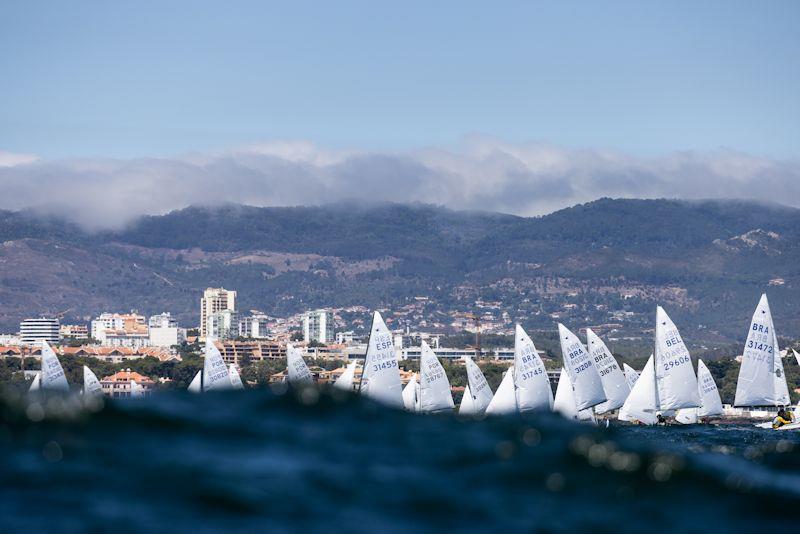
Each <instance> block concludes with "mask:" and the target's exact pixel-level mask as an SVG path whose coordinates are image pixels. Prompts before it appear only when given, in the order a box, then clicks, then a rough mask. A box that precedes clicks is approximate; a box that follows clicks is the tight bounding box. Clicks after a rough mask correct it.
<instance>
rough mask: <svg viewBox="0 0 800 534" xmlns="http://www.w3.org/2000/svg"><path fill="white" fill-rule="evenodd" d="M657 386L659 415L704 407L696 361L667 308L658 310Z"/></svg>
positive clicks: (656, 406) (656, 407)
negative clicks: (693, 364)
mask: <svg viewBox="0 0 800 534" xmlns="http://www.w3.org/2000/svg"><path fill="white" fill-rule="evenodd" d="M654 354H655V359H654V366H655V373H654V375H655V384H656V404H655V410H656V411H657V412H665V411H667V410H678V409H680V408H696V407H698V406H700V393H699V392H698V389H697V377H696V376H695V374H694V367H693V366H692V358H691V356H690V355H689V350H688V349H687V348H686V345H685V344H684V342H683V339H682V338H681V334H680V332H678V328H677V327H676V326H675V323H673V322H672V319H670V318H669V316H668V315H667V312H665V311H664V308H662V307H661V306H659V307H658V308H657V309H656V333H655V352H654Z"/></svg>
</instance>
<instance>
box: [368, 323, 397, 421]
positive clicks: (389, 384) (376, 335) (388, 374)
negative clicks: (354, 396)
mask: <svg viewBox="0 0 800 534" xmlns="http://www.w3.org/2000/svg"><path fill="white" fill-rule="evenodd" d="M402 390H403V386H402V384H401V382H400V368H399V366H398V364H397V354H396V353H395V350H394V342H393V340H392V333H391V332H390V331H389V329H388V328H387V327H386V323H385V322H383V317H381V314H380V313H378V312H375V313H374V314H373V315H372V326H371V327H370V334H369V342H368V344H367V354H366V357H365V358H364V370H363V372H362V373H361V384H360V386H359V392H360V393H361V394H362V395H364V396H366V397H369V398H371V399H373V400H375V401H378V402H380V403H383V404H386V405H388V406H391V407H395V408H402V407H403V391H402Z"/></svg>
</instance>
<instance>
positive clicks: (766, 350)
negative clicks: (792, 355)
mask: <svg viewBox="0 0 800 534" xmlns="http://www.w3.org/2000/svg"><path fill="white" fill-rule="evenodd" d="M777 349H778V337H777V335H776V334H775V328H774V325H773V323H772V312H771V311H770V309H769V301H767V295H766V294H764V295H761V300H760V301H759V302H758V306H757V307H756V311H755V312H754V313H753V319H752V321H751V322H750V330H749V331H748V333H747V341H746V342H745V344H744V352H743V354H742V366H741V367H740V368H739V379H738V380H737V382H736V397H735V399H734V401H733V404H734V406H780V405H786V404H789V395H788V388H786V376H785V375H784V374H783V363H782V362H781V357H780V353H779V352H778V350H777Z"/></svg>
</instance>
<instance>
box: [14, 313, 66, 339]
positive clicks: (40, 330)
mask: <svg viewBox="0 0 800 534" xmlns="http://www.w3.org/2000/svg"><path fill="white" fill-rule="evenodd" d="M59 331H60V325H59V321H58V319H48V318H47V317H39V318H37V319H25V320H24V321H22V322H21V323H19V337H20V340H21V341H22V344H23V345H36V344H37V343H39V342H40V341H47V342H48V343H58V342H59V341H60V338H61V335H60V332H59Z"/></svg>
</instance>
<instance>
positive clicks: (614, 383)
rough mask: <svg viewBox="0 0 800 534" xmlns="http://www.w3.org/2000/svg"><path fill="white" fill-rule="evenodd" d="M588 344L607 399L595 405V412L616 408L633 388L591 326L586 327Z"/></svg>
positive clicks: (623, 401)
mask: <svg viewBox="0 0 800 534" xmlns="http://www.w3.org/2000/svg"><path fill="white" fill-rule="evenodd" d="M586 346H587V348H588V349H589V356H590V357H591V359H592V361H594V364H595V366H596V367H597V372H598V373H599V374H600V381H601V382H602V384H603V392H604V393H605V395H606V399H607V400H606V401H605V402H603V403H601V404H598V405H597V406H595V407H594V412H595V413H597V414H601V413H606V412H610V411H611V410H616V409H617V408H619V407H620V406H622V405H623V404H624V403H625V399H627V398H628V393H630V392H631V388H630V386H628V382H627V381H626V380H625V375H624V374H623V373H622V369H620V368H619V365H617V360H615V359H614V356H613V355H612V354H611V351H610V350H608V347H607V346H606V344H605V343H603V340H602V339H600V338H599V337H598V336H597V334H595V333H594V332H593V331H592V329H591V328H587V329H586Z"/></svg>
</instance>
